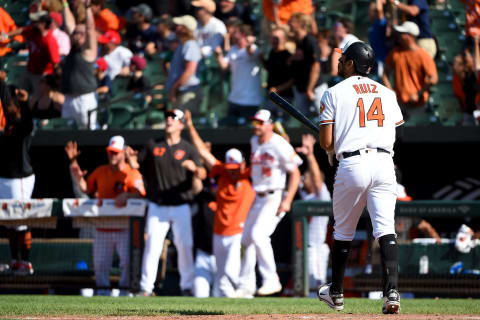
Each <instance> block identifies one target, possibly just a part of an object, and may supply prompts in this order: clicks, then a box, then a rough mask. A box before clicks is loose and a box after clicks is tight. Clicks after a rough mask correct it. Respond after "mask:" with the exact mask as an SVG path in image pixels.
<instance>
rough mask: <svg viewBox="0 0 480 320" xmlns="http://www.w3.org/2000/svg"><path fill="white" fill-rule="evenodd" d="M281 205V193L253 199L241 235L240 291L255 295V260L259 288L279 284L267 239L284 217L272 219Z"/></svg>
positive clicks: (270, 244) (278, 191)
mask: <svg viewBox="0 0 480 320" xmlns="http://www.w3.org/2000/svg"><path fill="white" fill-rule="evenodd" d="M281 201H282V191H281V190H277V191H275V192H274V193H271V194H266V195H265V196H264V197H260V196H259V195H257V196H256V197H255V202H254V203H253V205H252V207H251V208H250V211H249V213H248V216H247V220H246V221H245V227H244V229H243V235H242V245H243V246H244V247H245V251H244V255H243V258H242V266H241V271H240V282H239V287H240V288H242V289H246V290H248V291H250V292H255V289H256V279H255V265H256V262H257V259H258V268H259V271H260V274H261V276H262V280H263V284H265V283H266V282H270V281H271V282H277V281H278V280H279V279H278V274H277V266H276V265H275V257H274V255H273V249H272V243H271V239H270V236H271V235H272V233H273V232H274V231H275V228H276V227H277V224H278V223H279V222H280V220H282V218H283V216H284V215H285V213H284V212H282V213H281V214H280V215H278V216H277V215H276V214H277V210H278V207H279V206H280V202H281Z"/></svg>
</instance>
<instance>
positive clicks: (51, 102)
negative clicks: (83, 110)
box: [28, 75, 65, 119]
mask: <svg viewBox="0 0 480 320" xmlns="http://www.w3.org/2000/svg"><path fill="white" fill-rule="evenodd" d="M59 82H60V81H59V77H58V76H55V75H46V76H43V77H42V79H41V80H40V83H39V85H38V90H35V92H34V94H33V95H32V96H31V97H30V99H29V101H28V104H29V106H30V109H31V112H32V117H33V118H35V119H52V118H60V116H61V115H62V105H63V103H64V102H65V96H64V95H63V94H62V93H61V92H60V91H59V90H60V88H59Z"/></svg>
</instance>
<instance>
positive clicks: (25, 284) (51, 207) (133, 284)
mask: <svg viewBox="0 0 480 320" xmlns="http://www.w3.org/2000/svg"><path fill="white" fill-rule="evenodd" d="M146 209H147V201H145V200H143V199H128V201H127V205H126V206H125V207H123V208H117V207H115V205H114V200H113V199H32V200H29V201H24V202H21V201H16V200H7V199H0V227H2V228H3V227H5V228H3V229H2V230H1V231H2V233H7V232H8V230H13V229H14V228H15V227H17V226H20V225H27V226H29V227H30V228H31V229H33V230H43V231H46V230H52V231H53V233H55V232H58V231H59V230H58V228H59V225H61V226H64V225H65V222H66V221H68V224H69V225H70V226H69V228H68V230H69V231H67V233H68V232H73V231H75V230H81V229H83V230H90V231H92V230H93V229H95V228H99V227H101V228H113V229H117V228H127V229H128V231H129V232H128V233H129V236H128V237H129V239H128V242H129V248H128V250H129V262H130V263H129V264H130V268H129V279H130V281H129V287H128V288H120V289H128V290H130V291H131V292H137V291H138V290H139V281H140V274H141V269H140V267H141V259H142V250H143V245H144V232H143V230H144V219H143V217H144V215H145V212H146ZM54 229H55V230H54ZM46 233H47V232H46ZM64 233H65V232H64ZM80 233H81V232H80ZM5 235H6V234H5ZM93 242H94V239H93V232H90V234H89V235H87V236H79V235H76V236H73V235H72V236H69V235H67V236H66V237H65V236H64V237H45V238H44V237H35V236H34V237H33V240H32V249H31V253H30V260H31V262H32V263H33V268H34V273H33V274H27V275H24V274H22V275H19V274H16V273H15V272H13V271H12V270H3V271H2V272H0V292H9V291H11V290H24V291H25V292H29V291H33V292H38V291H39V290H40V292H47V291H49V290H50V289H53V290H54V291H55V292H71V290H76V289H81V288H95V287H96V285H95V274H94V268H93V255H92V248H93ZM9 251H10V246H9V241H8V239H7V238H6V237H5V238H2V239H0V263H1V264H8V262H10V256H11V255H10V252H9ZM116 269H117V270H113V272H112V273H111V274H110V281H111V288H118V287H119V286H118V282H119V278H120V277H119V273H120V270H119V268H116ZM115 271H116V272H115ZM15 292H16V291H15Z"/></svg>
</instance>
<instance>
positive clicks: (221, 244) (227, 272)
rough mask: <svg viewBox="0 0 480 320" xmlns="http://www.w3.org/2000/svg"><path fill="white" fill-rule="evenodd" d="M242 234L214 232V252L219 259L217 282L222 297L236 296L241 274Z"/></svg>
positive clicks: (217, 259)
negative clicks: (229, 234) (219, 233)
mask: <svg viewBox="0 0 480 320" xmlns="http://www.w3.org/2000/svg"><path fill="white" fill-rule="evenodd" d="M241 240H242V234H241V233H239V234H236V235H233V236H222V235H218V234H213V254H214V255H215V259H216V261H217V274H216V279H215V282H216V283H217V287H218V291H219V296H220V297H229V298H233V297H235V290H236V287H237V285H238V277H239V274H240V262H241V261H240V250H241V247H242V244H241Z"/></svg>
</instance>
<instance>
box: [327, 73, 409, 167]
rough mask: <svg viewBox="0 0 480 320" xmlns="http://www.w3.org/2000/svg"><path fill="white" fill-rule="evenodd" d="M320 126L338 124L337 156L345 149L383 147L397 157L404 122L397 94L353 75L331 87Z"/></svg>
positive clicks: (336, 135) (336, 129)
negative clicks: (397, 136)
mask: <svg viewBox="0 0 480 320" xmlns="http://www.w3.org/2000/svg"><path fill="white" fill-rule="evenodd" d="M319 114H320V125H326V124H334V146H335V154H336V155H337V159H338V160H340V155H341V154H342V153H343V152H353V151H357V150H360V149H365V148H382V149H384V150H387V151H389V152H390V154H391V155H392V156H393V144H394V142H395V127H396V126H399V125H401V124H403V123H404V121H403V116H402V112H401V111H400V107H399V106H398V102H397V98H396V96H395V93H394V92H393V91H392V90H390V89H388V88H387V87H385V86H383V85H381V84H379V83H378V82H375V81H373V80H371V79H369V78H367V77H362V76H358V75H355V76H351V77H349V78H348V79H345V80H344V81H342V82H340V83H339V84H337V85H335V86H334V87H332V88H330V89H328V90H327V91H326V92H325V93H324V94H323V97H322V100H321V102H320V109H319Z"/></svg>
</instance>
